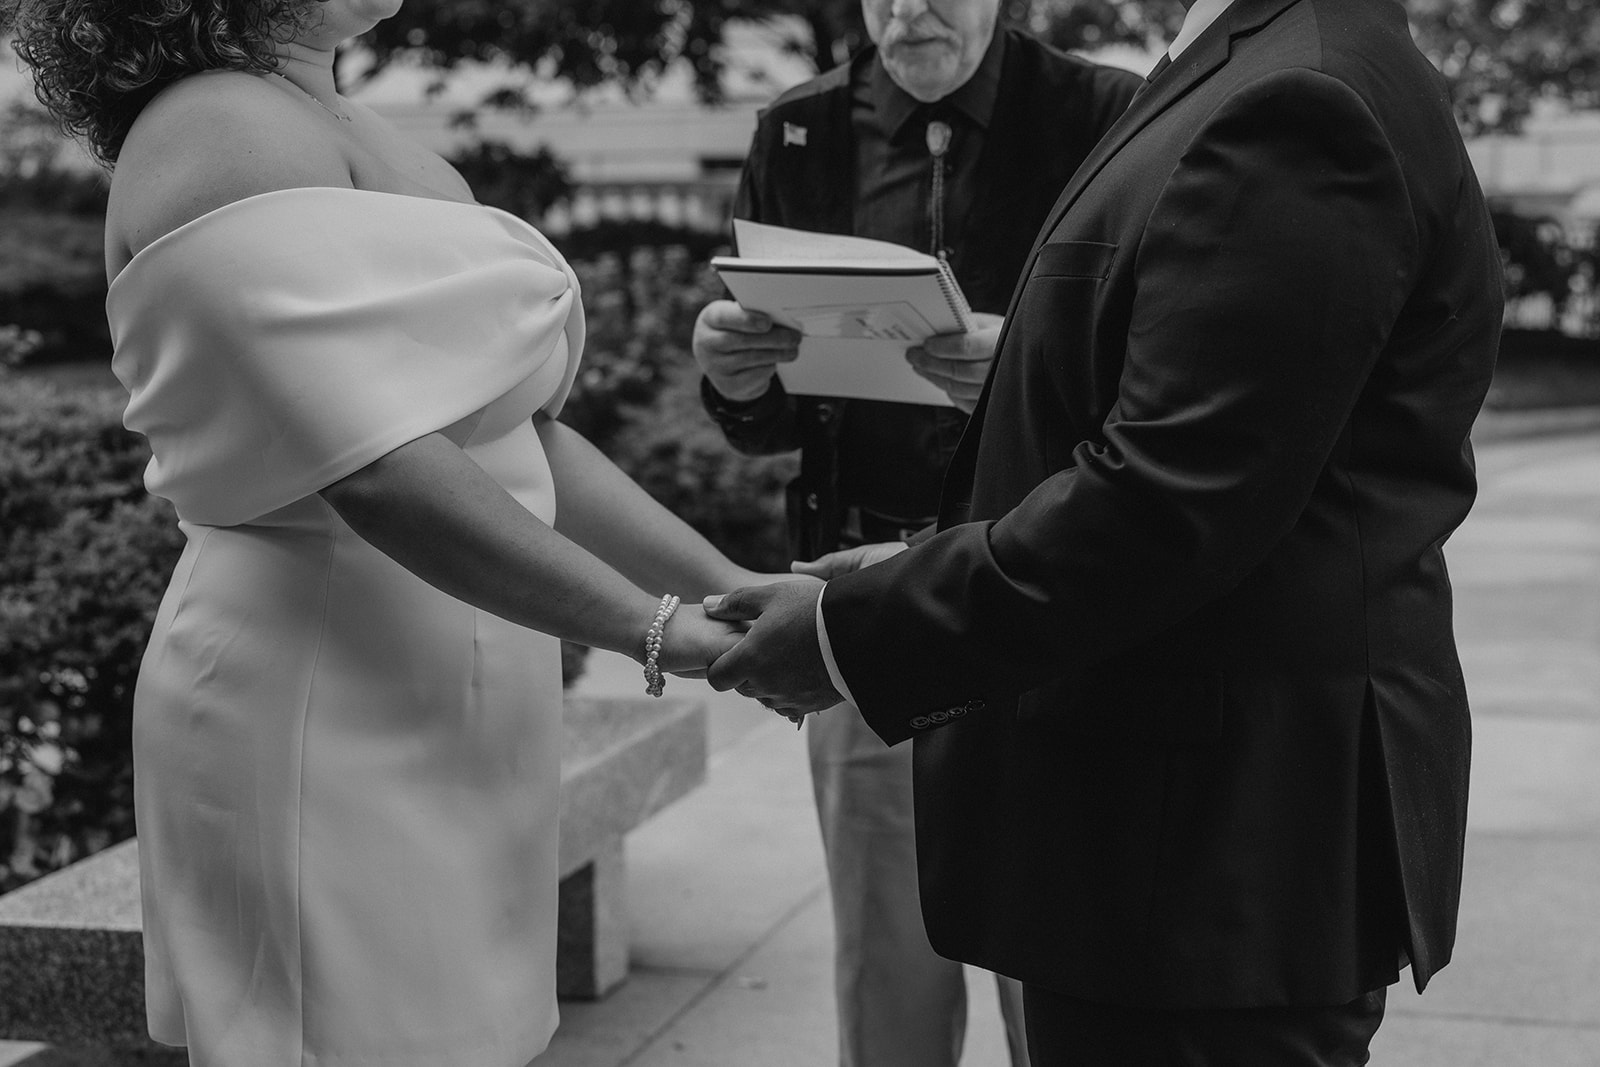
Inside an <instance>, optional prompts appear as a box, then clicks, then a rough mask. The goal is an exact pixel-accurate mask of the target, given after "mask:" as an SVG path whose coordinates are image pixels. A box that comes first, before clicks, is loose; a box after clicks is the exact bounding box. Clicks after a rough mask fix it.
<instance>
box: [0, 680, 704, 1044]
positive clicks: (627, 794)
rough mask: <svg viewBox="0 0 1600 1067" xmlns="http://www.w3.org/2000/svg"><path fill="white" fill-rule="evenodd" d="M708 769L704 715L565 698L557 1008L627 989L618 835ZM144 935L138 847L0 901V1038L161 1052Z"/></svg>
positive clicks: (685, 708) (125, 847)
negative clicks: (147, 999)
mask: <svg viewBox="0 0 1600 1067" xmlns="http://www.w3.org/2000/svg"><path fill="white" fill-rule="evenodd" d="M705 770H706V722H705V708H704V706H703V705H701V704H695V703H687V702H682V701H671V700H648V699H644V698H628V699H575V698H570V697H569V698H568V700H567V704H566V709H565V736H564V743H563V747H562V754H561V906H560V928H559V934H558V946H559V948H558V953H557V959H556V984H557V989H558V991H559V993H560V995H561V996H563V997H567V998H572V999H590V1000H592V999H597V998H599V997H603V996H605V995H606V994H607V993H609V992H610V991H611V990H612V989H614V988H615V987H616V986H617V984H618V983H620V982H621V981H622V980H623V979H624V978H625V977H627V973H628V925H627V907H626V900H625V892H624V889H625V887H624V867H623V848H622V838H623V835H624V834H626V833H627V832H628V831H629V830H631V829H633V828H634V827H635V826H638V825H639V824H640V823H642V822H643V821H644V820H645V819H647V818H649V817H650V816H651V815H652V814H654V813H655V812H657V811H659V810H660V809H661V808H662V807H664V806H666V805H667V804H669V803H670V802H672V801H673V800H676V799H677V798H678V797H681V796H683V795H684V794H686V793H687V792H689V791H690V790H691V789H693V788H694V787H695V786H697V785H699V784H700V783H702V782H703V781H704V780H705ZM140 926H141V922H140V913H139V859H138V842H137V840H132V841H125V842H123V843H122V844H120V845H116V846H113V847H112V848H108V849H106V850H105V851H104V852H100V853H97V854H96V855H94V856H91V857H89V858H87V859H85V860H83V861H81V862H79V863H75V864H73V865H72V866H70V867H67V868H66V869H64V870H61V871H57V872H55V873H54V874H51V875H48V876H46V877H44V878H41V879H40V880H39V881H37V882H34V883H32V884H30V885H27V886H24V887H23V888H21V889H19V890H17V891H16V892H14V893H10V894H7V895H5V896H3V897H0V1040H10V1041H42V1042H47V1043H50V1044H56V1045H71V1046H94V1047H111V1048H123V1049H129V1050H137V1049H141V1048H154V1047H157V1046H153V1043H152V1042H151V1041H150V1039H149V1037H148V1035H147V1033H146V1030H145V1017H144V950H143V947H142V944H141V942H140ZM158 1055H159V1054H158ZM30 1062H31V1061H30ZM53 1062H54V1061H53ZM60 1062H66V1061H60ZM73 1062H76V1061H73ZM96 1062H99V1061H96ZM138 1062H146V1061H145V1060H143V1059H140V1060H138ZM148 1062H152V1063H153V1062H157V1061H156V1060H150V1061H148ZM174 1062H183V1061H182V1059H181V1058H180V1059H177V1060H174Z"/></svg>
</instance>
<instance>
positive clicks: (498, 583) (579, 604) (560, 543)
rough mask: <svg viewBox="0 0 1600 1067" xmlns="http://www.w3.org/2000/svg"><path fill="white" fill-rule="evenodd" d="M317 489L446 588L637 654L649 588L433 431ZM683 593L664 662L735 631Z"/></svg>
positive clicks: (709, 654)
mask: <svg viewBox="0 0 1600 1067" xmlns="http://www.w3.org/2000/svg"><path fill="white" fill-rule="evenodd" d="M628 484H629V485H632V483H631V482H630V483H628ZM566 489H567V487H566V486H563V487H562V491H566ZM322 498H323V499H324V500H326V501H327V502H328V504H329V505H330V506H331V507H332V508H333V509H334V510H335V511H337V512H338V513H339V516H340V517H341V518H342V519H344V521H345V522H347V523H348V524H349V525H350V527H351V529H353V530H354V531H355V532H356V533H357V534H358V535H360V537H361V538H362V539H363V540H365V541H367V542H369V543H370V544H372V545H373V546H374V547H375V548H377V549H378V550H379V551H381V552H383V553H384V554H386V555H388V556H389V557H391V558H392V559H394V560H395V561H396V562H397V563H399V564H400V565H401V566H403V567H405V568H406V569H407V570H409V571H411V572H412V573H413V574H415V575H417V576H418V577H419V578H421V579H422V580H423V581H425V582H427V583H429V584H430V585H433V586H435V587H436V588H438V589H441V590H443V591H444V592H446V593H449V594H450V595H451V596H454V597H456V598H457V599H459V600H464V601H466V602H467V603H469V604H473V605H475V606H477V607H480V608H482V609H483V610H485V611H488V612H492V613H493V614H495V615H498V616H500V617H501V618H504V619H509V620H510V621H512V622H515V623H518V624H520V625H522V626H527V627H529V628H531V629H535V630H540V631H542V632H544V633H549V634H554V635H556V636H557V637H563V638H566V639H568V640H572V641H577V642H580V643H582V644H585V645H591V646H594V647H596V648H605V649H610V650H612V651H614V652H621V653H624V654H625V655H629V656H632V657H633V658H634V659H635V660H638V661H641V662H642V661H643V659H644V638H645V632H646V630H647V629H648V628H649V626H650V622H651V620H652V619H653V618H654V616H655V611H656V605H657V603H658V597H657V596H655V595H652V594H651V593H647V592H644V591H642V590H641V589H640V588H639V587H638V586H636V585H635V584H634V583H633V582H631V581H629V580H628V578H627V577H624V576H623V575H622V574H620V573H618V572H617V571H616V570H615V569H613V568H612V567H610V566H608V565H607V564H606V563H605V562H604V561H603V560H602V559H601V558H597V555H596V554H594V553H591V552H589V551H586V550H585V549H584V548H583V547H580V545H579V544H576V543H574V541H573V540H572V539H570V538H569V537H567V536H564V535H563V534H562V533H560V532H558V531H557V530H554V529H551V527H549V526H548V525H546V524H545V523H543V522H541V521H540V520H539V519H538V518H537V517H536V516H534V515H533V514H532V513H531V512H529V511H528V510H527V509H526V508H524V507H523V506H522V505H521V504H519V503H517V501H516V500H514V499H513V498H512V497H511V495H510V494H509V493H507V492H506V491H505V489H504V488H502V487H501V486H500V485H499V483H497V482H496V481H494V479H492V478H490V477H489V475H487V474H486V473H484V471H483V469H482V468H481V467H479V466H478V465H477V464H476V463H474V462H473V461H472V459H471V458H470V457H468V456H467V455H466V453H464V452H462V451H461V449H460V448H459V447H457V446H456V445H455V443H454V442H452V441H450V439H449V438H447V437H445V436H443V435H442V434H438V433H433V434H428V435H427V436H425V437H420V438H418V439H417V440H415V441H411V442H410V443H408V444H404V445H401V446H400V447H399V448H397V449H395V450H394V451H393V452H390V453H389V454H387V455H385V456H383V457H382V458H380V459H378V460H376V461H375V462H373V463H370V464H368V465H367V466H365V467H363V468H362V469H361V470H358V471H356V472H355V473H354V474H351V475H350V476H348V477H346V478H344V479H341V480H340V481H338V482H335V483H334V484H332V485H330V486H328V487H327V488H326V489H324V490H322ZM561 506H565V505H564V504H563V505H561ZM707 547H708V548H709V546H707ZM712 551H713V552H714V551H715V550H714V549H713V550H712ZM648 588H654V589H660V590H661V591H662V592H668V591H670V592H679V591H678V590H676V589H672V590H668V589H667V588H666V587H664V586H651V587H648ZM684 592H685V593H692V596H690V595H685V596H684V597H683V599H684V604H683V606H682V607H681V608H680V609H679V611H678V613H677V614H676V615H675V616H673V618H672V620H671V622H670V623H669V624H668V626H667V631H666V639H665V642H664V648H663V649H662V654H661V658H660V664H661V668H662V669H663V670H667V671H673V670H679V671H682V670H696V669H700V668H703V667H704V666H705V665H706V664H708V663H709V662H711V660H712V659H715V658H716V656H717V655H719V654H720V653H721V651H723V650H724V649H726V648H729V647H732V645H733V644H734V642H735V641H736V640H737V636H738V635H737V632H736V631H735V629H734V628H733V627H732V626H730V625H728V624H726V623H721V622H716V621H714V620H710V619H707V618H706V616H705V613H704V612H703V611H701V609H700V605H699V603H698V598H699V597H700V596H701V595H702V594H701V593H700V592H699V591H698V590H693V591H691V590H687V589H685V590H684ZM680 595H682V594H681V593H680Z"/></svg>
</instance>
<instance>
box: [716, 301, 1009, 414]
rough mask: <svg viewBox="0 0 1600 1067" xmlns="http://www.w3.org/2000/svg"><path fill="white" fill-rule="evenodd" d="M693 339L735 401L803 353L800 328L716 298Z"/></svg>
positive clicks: (753, 395) (756, 393) (762, 387)
mask: <svg viewBox="0 0 1600 1067" xmlns="http://www.w3.org/2000/svg"><path fill="white" fill-rule="evenodd" d="M691 344H692V347H693V350H694V358H695V362H697V363H699V364H700V369H701V370H703V371H704V372H705V375H706V377H707V378H709V379H711V384H712V386H713V387H715V389H716V390H717V392H719V393H721V394H722V395H723V396H725V397H727V398H728V399H729V400H733V401H750V400H757V399H759V398H760V397H761V395H762V394H763V393H765V392H766V391H767V389H768V388H769V387H770V386H771V383H772V376H773V374H775V373H776V372H777V367H778V364H779V363H788V362H791V361H792V360H793V359H794V358H795V357H796V356H798V355H799V354H800V334H799V333H798V332H797V331H795V330H791V329H789V328H788V327H787V326H778V325H776V324H774V323H773V321H772V319H771V318H769V317H768V316H766V315H763V314H762V313H761V312H759V311H746V310H745V309H744V308H742V307H740V306H739V305H738V304H736V303H734V302H733V301H732V300H713V301H712V302H711V303H709V304H707V305H706V306H705V307H704V308H701V309H700V316H699V318H697V319H695V323H694V339H693V341H692V342H691ZM991 344H992V342H991Z"/></svg>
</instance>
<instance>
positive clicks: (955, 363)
mask: <svg viewBox="0 0 1600 1067" xmlns="http://www.w3.org/2000/svg"><path fill="white" fill-rule="evenodd" d="M707 310H709V309H707ZM972 322H973V330H972V332H971V333H942V334H939V335H938V336H937V337H930V338H928V339H927V340H926V341H925V342H923V343H922V344H921V345H918V346H917V347H915V348H908V349H907V350H906V359H907V361H909V362H910V364H911V369H912V370H914V371H916V372H917V373H918V374H920V375H922V376H923V377H924V378H926V379H928V381H930V382H932V383H933V384H934V385H937V386H938V387H939V388H940V389H943V390H944V391H945V395H947V396H948V397H949V398H950V402H951V403H952V404H954V405H955V406H956V407H957V408H959V409H960V410H961V411H963V412H965V413H966V414H968V415H970V414H972V409H973V408H975V407H977V405H978V396H979V394H981V393H982V392H983V383H984V381H985V380H986V379H987V378H988V377H989V364H990V362H992V361H993V360H994V346H995V344H996V342H998V341H999V340H1000V327H1001V326H1002V325H1003V324H1004V323H1005V317H1004V316H1003V315H990V314H987V313H985V312H981V311H979V312H974V313H973V315H972ZM695 335H696V337H697V338H698V336H699V330H698V328H696V331H695ZM696 352H697V354H698V349H696ZM712 384H716V379H715V378H713V379H712ZM718 391H719V392H721V389H720V387H719V389H718ZM722 395H723V396H728V394H727V393H723V394H722ZM758 395H759V394H758ZM730 399H732V398H731V397H730Z"/></svg>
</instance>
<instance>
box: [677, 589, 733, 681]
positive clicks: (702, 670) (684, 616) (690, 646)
mask: <svg viewBox="0 0 1600 1067" xmlns="http://www.w3.org/2000/svg"><path fill="white" fill-rule="evenodd" d="M743 636H744V627H743V626H741V625H737V624H735V623H731V622H721V621H719V620H717V619H713V618H710V617H709V616H707V615H706V613H705V609H704V608H702V607H701V606H700V605H699V604H682V605H680V606H679V607H678V610H677V611H675V612H674V613H673V615H672V618H670V619H668V620H667V627H666V630H665V632H664V633H663V634H662V640H661V653H660V655H659V656H658V657H657V660H656V663H657V664H658V665H659V666H660V667H661V670H662V671H663V672H664V673H666V674H676V675H679V676H680V677H684V678H704V677H705V676H706V668H708V667H710V666H711V664H712V663H714V662H716V659H717V657H718V656H721V655H722V654H723V653H724V652H727V651H728V650H729V649H731V648H733V646H734V645H736V644H738V643H739V639H740V638H741V637H743Z"/></svg>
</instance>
